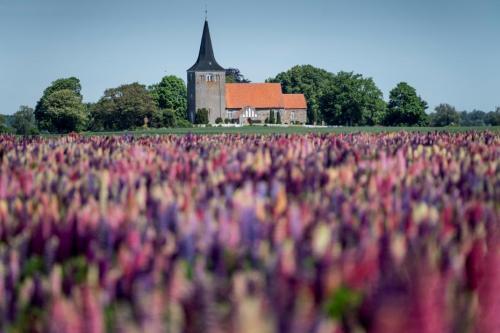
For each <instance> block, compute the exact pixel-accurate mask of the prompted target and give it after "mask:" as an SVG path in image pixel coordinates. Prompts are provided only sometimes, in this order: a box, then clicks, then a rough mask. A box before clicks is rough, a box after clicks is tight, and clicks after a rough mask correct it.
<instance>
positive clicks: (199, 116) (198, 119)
mask: <svg viewBox="0 0 500 333" xmlns="http://www.w3.org/2000/svg"><path fill="white" fill-rule="evenodd" d="M208 116H209V115H208V110H207V109H205V108H202V109H198V110H196V115H195V119H194V123H195V124H198V125H206V124H208V122H209V119H208Z"/></svg>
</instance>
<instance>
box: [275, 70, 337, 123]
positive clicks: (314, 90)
mask: <svg viewBox="0 0 500 333" xmlns="http://www.w3.org/2000/svg"><path fill="white" fill-rule="evenodd" d="M334 77H335V75H334V74H332V73H330V72H327V71H325V70H324V69H320V68H316V67H314V66H311V65H304V66H295V67H293V68H291V69H289V70H288V71H286V72H282V73H280V74H278V75H277V76H276V77H275V78H270V79H268V80H266V82H277V83H281V85H282V87H283V92H284V93H288V94H292V93H298V94H304V95H305V97H306V100H307V119H308V123H310V124H316V123H318V122H321V121H322V120H323V118H322V114H321V112H320V104H319V99H320V97H321V96H322V95H323V94H324V93H325V92H326V90H327V89H328V87H329V86H330V85H331V83H332V81H333V79H334Z"/></svg>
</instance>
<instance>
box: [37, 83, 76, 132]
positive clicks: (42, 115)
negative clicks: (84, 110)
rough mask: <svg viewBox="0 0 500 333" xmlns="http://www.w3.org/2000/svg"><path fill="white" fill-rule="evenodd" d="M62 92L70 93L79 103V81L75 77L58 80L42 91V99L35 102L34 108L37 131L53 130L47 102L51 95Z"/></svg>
mask: <svg viewBox="0 0 500 333" xmlns="http://www.w3.org/2000/svg"><path fill="white" fill-rule="evenodd" d="M62 90H66V91H71V92H72V93H73V94H74V95H75V96H77V97H78V98H79V99H80V103H81V100H82V95H81V90H82V86H81V84H80V80H79V79H77V78H76V77H70V78H63V79H58V80H56V81H54V82H52V84H51V85H50V86H49V87H47V88H46V89H45V90H44V92H43V95H42V97H41V98H40V100H39V101H38V102H37V104H36V107H35V119H36V121H37V123H38V128H39V129H41V130H47V131H54V130H55V126H54V124H53V121H54V119H52V118H50V115H49V114H48V108H47V100H48V98H49V97H50V96H51V95H52V94H54V93H56V92H58V91H62Z"/></svg>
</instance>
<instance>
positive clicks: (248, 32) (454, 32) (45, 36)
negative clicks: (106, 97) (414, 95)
mask: <svg viewBox="0 0 500 333" xmlns="http://www.w3.org/2000/svg"><path fill="white" fill-rule="evenodd" d="M206 2H208V8H209V14H208V17H209V22H210V29H211V33H212V40H213V44H214V49H215V55H216V58H217V61H218V62H219V63H220V64H221V65H222V66H224V67H237V68H240V69H241V71H242V73H243V74H245V75H246V76H247V77H248V78H249V79H251V80H252V81H253V82H260V81H263V80H265V79H266V78H268V77H272V76H275V75H276V74H277V73H279V72H281V71H284V70H286V69H288V68H290V67H292V66H293V65H296V64H311V65H314V66H317V67H321V68H324V69H326V70H329V71H332V72H338V71H340V70H344V71H355V72H357V73H361V74H363V75H365V76H369V77H373V79H374V80H375V82H376V83H377V85H378V86H379V87H380V88H381V89H382V91H383V92H384V98H385V99H387V97H388V93H389V91H390V90H391V89H392V88H393V87H394V86H395V85H396V84H397V83H398V82H400V81H406V82H408V83H409V84H411V85H413V86H414V87H415V88H416V89H417V92H418V93H419V94H420V95H422V97H423V98H424V99H425V100H427V101H428V102H429V105H430V106H431V108H434V106H436V105H437V104H439V103H442V102H447V103H450V104H452V105H455V106H456V107H457V108H458V109H460V110H463V109H467V110H472V109H474V108H476V109H482V110H484V111H490V110H493V109H494V107H495V106H499V105H500V1H499V0H467V1H466V0H418V1H417V0H376V1H374V0H252V1H248V0H246V1H243V0H206V1H205V0H84V1H77V0H0V113H3V114H12V113H14V112H15V111H16V110H17V109H18V107H19V105H21V104H26V105H30V106H34V105H35V103H36V101H37V100H38V99H39V98H40V96H41V94H42V92H43V90H44V89H45V88H46V87H47V86H48V85H49V84H50V83H51V82H52V81H54V80H55V79H57V78H61V77H68V76H76V77H78V78H80V80H81V82H82V85H83V91H82V92H83V95H84V100H85V101H91V102H92V101H97V100H98V99H99V97H101V96H102V93H103V91H104V90H105V89H106V88H111V87H116V86H119V85H120V84H124V83H131V82H140V83H143V84H146V85H149V84H152V83H155V82H158V81H159V80H160V79H161V77H162V76H164V75H167V74H174V75H177V76H180V77H182V78H183V79H184V80H185V77H186V69H187V68H189V67H190V66H191V65H192V64H193V63H194V62H195V60H196V57H197V54H198V49H199V43H200V39H201V33H202V28H203V20H204V13H203V11H204V8H205V3H206Z"/></svg>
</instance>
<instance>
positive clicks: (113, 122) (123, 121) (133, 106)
mask: <svg viewBox="0 0 500 333" xmlns="http://www.w3.org/2000/svg"><path fill="white" fill-rule="evenodd" d="M157 111H158V109H157V107H156V105H155V101H154V100H153V98H152V97H151V94H150V93H149V92H148V90H147V89H146V87H145V86H144V85H142V84H139V83H132V84H125V85H122V86H120V87H118V88H113V89H107V90H106V91H105V92H104V96H103V97H102V98H101V99H100V100H99V102H97V103H96V104H95V105H94V106H93V107H92V109H91V115H92V124H91V128H92V129H93V130H127V129H135V128H138V127H141V126H143V125H144V124H145V123H147V122H148V121H150V120H151V119H152V118H153V115H154V114H155V112H157ZM160 118H161V117H160Z"/></svg>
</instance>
